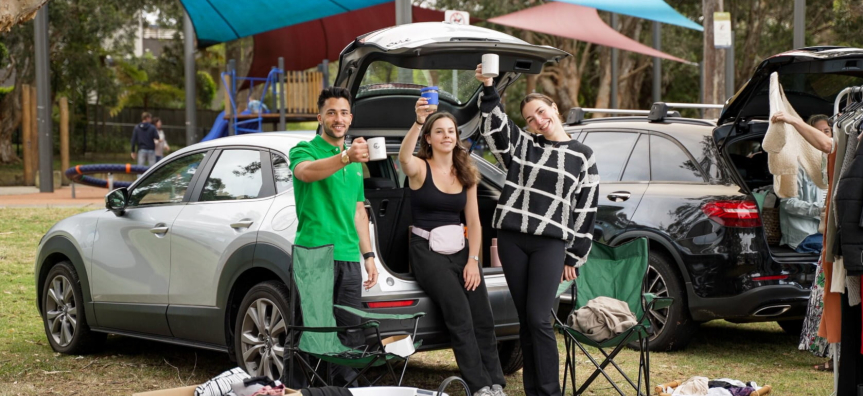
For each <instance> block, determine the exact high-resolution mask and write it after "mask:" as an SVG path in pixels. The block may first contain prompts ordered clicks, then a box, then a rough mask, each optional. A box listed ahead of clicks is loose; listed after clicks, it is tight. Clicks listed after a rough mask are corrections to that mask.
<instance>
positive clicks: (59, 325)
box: [45, 275, 78, 347]
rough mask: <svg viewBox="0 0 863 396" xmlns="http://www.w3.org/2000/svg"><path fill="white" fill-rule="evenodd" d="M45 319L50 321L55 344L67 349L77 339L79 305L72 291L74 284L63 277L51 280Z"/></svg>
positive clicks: (49, 327) (49, 324)
mask: <svg viewBox="0 0 863 396" xmlns="http://www.w3.org/2000/svg"><path fill="white" fill-rule="evenodd" d="M45 297H46V301H45V319H46V320H47V321H48V329H50V332H51V337H52V338H53V339H54V343H56V344H57V345H59V346H61V347H66V346H68V345H69V344H70V343H71V342H72V338H73V337H75V331H76V330H77V328H78V304H77V301H75V294H74V293H73V290H72V283H71V282H69V279H68V278H66V277H65V276H63V275H57V276H55V277H54V278H53V279H51V286H50V287H49V288H48V293H47V295H46V296H45Z"/></svg>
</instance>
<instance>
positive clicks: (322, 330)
mask: <svg viewBox="0 0 863 396" xmlns="http://www.w3.org/2000/svg"><path fill="white" fill-rule="evenodd" d="M372 327H380V322H378V321H376V320H370V321H368V322H363V323H360V324H358V325H353V326H335V327H305V326H288V329H289V330H299V331H311V332H313V333H332V332H339V333H343V332H346V331H348V330H353V329H369V328H372Z"/></svg>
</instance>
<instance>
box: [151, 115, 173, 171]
mask: <svg viewBox="0 0 863 396" xmlns="http://www.w3.org/2000/svg"><path fill="white" fill-rule="evenodd" d="M153 125H154V126H156V130H157V131H158V132H159V140H158V141H156V149H155V150H154V151H155V153H156V162H159V160H161V159H162V158H165V154H167V153H168V151H171V146H168V141H167V140H165V131H163V130H162V120H161V119H160V118H159V117H153Z"/></svg>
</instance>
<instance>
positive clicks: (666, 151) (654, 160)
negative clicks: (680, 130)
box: [650, 135, 704, 182]
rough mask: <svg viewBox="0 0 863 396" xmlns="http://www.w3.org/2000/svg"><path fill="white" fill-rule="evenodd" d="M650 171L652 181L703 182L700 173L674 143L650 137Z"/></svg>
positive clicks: (662, 138) (657, 137)
mask: <svg viewBox="0 0 863 396" xmlns="http://www.w3.org/2000/svg"><path fill="white" fill-rule="evenodd" d="M650 171H651V178H650V179H651V180H653V181H680V182H704V178H703V177H702V176H701V171H700V170H698V168H697V167H696V166H695V163H693V162H692V160H691V159H689V156H688V155H686V153H685V152H684V151H683V150H682V149H681V148H680V147H679V146H678V145H676V144H674V142H672V141H671V140H668V139H666V138H664V137H660V136H655V135H652V136H650Z"/></svg>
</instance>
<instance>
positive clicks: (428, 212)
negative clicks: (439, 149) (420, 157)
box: [411, 160, 467, 231]
mask: <svg viewBox="0 0 863 396" xmlns="http://www.w3.org/2000/svg"><path fill="white" fill-rule="evenodd" d="M423 162H425V163H426V179H425V181H424V182H423V185H422V186H420V188H418V189H416V190H412V191H411V213H412V215H413V226H414V227H418V228H421V229H423V230H426V231H431V230H432V229H434V228H437V227H440V226H445V225H453V224H455V225H459V224H461V212H462V211H463V210H464V206H465V205H466V204H467V190H466V189H465V188H464V187H462V189H461V192H459V193H455V194H447V193H445V192H443V191H441V190H438V188H437V186H435V185H434V180H433V179H432V170H431V166H429V163H428V161H425V160H424V161H423Z"/></svg>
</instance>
